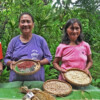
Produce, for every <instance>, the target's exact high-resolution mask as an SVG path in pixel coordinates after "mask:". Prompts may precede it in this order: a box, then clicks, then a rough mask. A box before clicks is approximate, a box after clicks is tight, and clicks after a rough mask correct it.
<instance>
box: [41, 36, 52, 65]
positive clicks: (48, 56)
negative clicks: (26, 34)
mask: <svg viewBox="0 0 100 100" xmlns="http://www.w3.org/2000/svg"><path fill="white" fill-rule="evenodd" d="M41 48H42V50H43V55H44V58H46V59H47V60H48V61H49V63H50V62H51V60H52V55H51V53H50V50H49V47H48V44H47V42H46V40H45V39H44V38H42V45H41Z"/></svg>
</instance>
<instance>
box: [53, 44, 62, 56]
mask: <svg viewBox="0 0 100 100" xmlns="http://www.w3.org/2000/svg"><path fill="white" fill-rule="evenodd" d="M62 52H63V48H62V46H61V45H59V46H58V47H57V49H56V54H55V57H62Z"/></svg>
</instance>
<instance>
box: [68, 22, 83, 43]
mask: <svg viewBox="0 0 100 100" xmlns="http://www.w3.org/2000/svg"><path fill="white" fill-rule="evenodd" d="M66 31H67V34H68V36H69V39H70V42H75V41H76V40H77V38H78V36H79V35H80V32H81V29H80V26H79V24H78V23H77V22H75V23H74V24H72V25H70V26H69V27H68V28H67V30H66Z"/></svg>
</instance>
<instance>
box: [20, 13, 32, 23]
mask: <svg viewBox="0 0 100 100" xmlns="http://www.w3.org/2000/svg"><path fill="white" fill-rule="evenodd" d="M23 15H29V16H30V17H31V19H32V21H33V23H34V18H33V16H32V15H31V14H30V13H29V12H23V13H21V15H20V16H19V22H20V18H21V17H22V16H23Z"/></svg>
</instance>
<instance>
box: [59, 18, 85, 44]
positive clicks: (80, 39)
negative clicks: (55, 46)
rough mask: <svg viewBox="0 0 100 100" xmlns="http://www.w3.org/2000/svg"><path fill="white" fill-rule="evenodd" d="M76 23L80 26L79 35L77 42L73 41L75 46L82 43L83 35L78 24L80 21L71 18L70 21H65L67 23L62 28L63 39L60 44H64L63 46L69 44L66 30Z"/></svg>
mask: <svg viewBox="0 0 100 100" xmlns="http://www.w3.org/2000/svg"><path fill="white" fill-rule="evenodd" d="M76 22H77V23H78V25H79V26H80V30H81V31H80V35H79V36H78V38H77V40H76V41H75V43H76V44H78V42H82V40H83V34H82V25H81V23H80V21H79V20H78V19H76V18H72V19H69V20H68V21H67V23H66V24H65V27H64V35H63V38H62V42H61V43H64V44H69V43H70V39H69V36H68V33H67V31H66V30H67V28H68V27H69V26H70V25H73V24H74V23H76Z"/></svg>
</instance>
